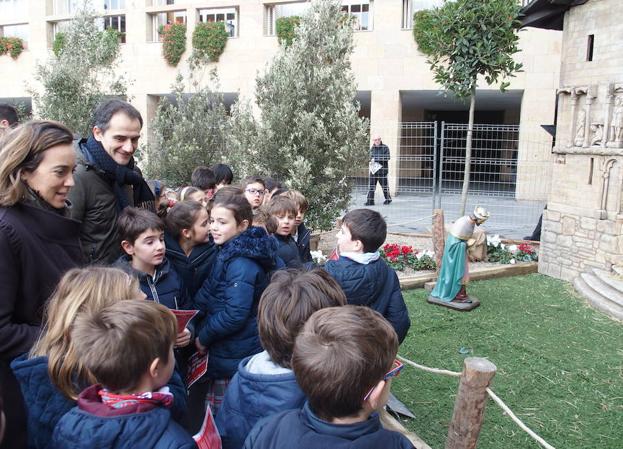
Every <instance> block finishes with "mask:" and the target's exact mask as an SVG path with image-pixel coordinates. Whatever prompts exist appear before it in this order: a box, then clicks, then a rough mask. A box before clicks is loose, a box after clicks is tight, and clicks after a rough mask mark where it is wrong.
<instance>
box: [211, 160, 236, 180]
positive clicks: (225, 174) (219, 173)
mask: <svg viewBox="0 0 623 449" xmlns="http://www.w3.org/2000/svg"><path fill="white" fill-rule="evenodd" d="M212 172H213V173H214V181H215V182H216V184H231V183H232V182H233V181H234V174H233V172H232V171H231V168H230V167H229V165H225V164H216V165H214V166H213V167H212Z"/></svg>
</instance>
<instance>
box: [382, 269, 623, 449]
mask: <svg viewBox="0 0 623 449" xmlns="http://www.w3.org/2000/svg"><path fill="white" fill-rule="evenodd" d="M469 293H470V294H473V295H475V296H476V297H478V298H479V299H480V302H481V305H480V307H479V308H478V309H475V310H473V311H471V312H467V313H463V312H456V311H452V310H448V309H445V308H442V307H439V306H435V305H431V304H428V303H426V301H425V299H426V295H427V293H426V292H425V291H424V290H422V289H419V290H410V291H405V292H404V297H405V300H406V302H407V305H408V307H409V313H410V316H411V323H412V324H411V329H410V331H409V335H408V336H407V338H406V340H405V341H404V342H403V344H402V345H401V347H400V351H399V353H400V354H401V355H402V356H403V357H406V358H408V359H410V360H413V361H415V362H417V363H421V364H423V365H426V366H430V367H436V368H445V369H449V370H452V371H461V370H462V367H463V359H464V358H465V357H468V356H477V357H486V358H488V359H489V360H491V361H492V362H493V363H494V364H495V365H496V366H497V374H496V376H495V377H494V379H493V383H492V386H491V388H492V389H493V391H494V392H495V393H496V394H497V395H498V396H500V398H501V399H502V400H503V401H504V402H505V403H506V404H507V405H508V406H509V407H510V408H511V410H513V412H514V413H515V414H516V415H517V416H518V417H519V418H520V419H521V420H522V421H524V422H525V423H526V425H528V427H530V428H531V429H532V430H534V431H535V432H536V433H537V434H539V435H540V436H541V437H543V438H544V439H545V440H546V441H547V442H548V443H550V444H551V445H553V446H554V447H556V448H557V449H558V448H565V449H575V448H578V449H579V448H600V449H621V448H622V447H623V325H622V324H621V323H618V322H615V321H613V320H611V319H609V318H608V317H606V316H605V315H603V314H601V313H600V312H597V311H595V310H593V309H591V308H589V307H588V306H587V305H585V303H584V302H583V300H582V299H581V298H579V297H578V296H577V294H575V292H574V291H573V288H572V287H571V285H570V284H568V283H565V282H562V281H558V280H556V279H552V278H549V277H546V276H542V275H538V274H533V275H527V276H518V277H511V278H504V279H496V280H490V281H481V282H473V283H471V284H470V286H469ZM465 353H467V354H465ZM457 387H458V379H457V378H452V377H446V376H440V375H436V374H430V373H426V372H423V371H420V370H417V369H415V368H411V367H409V366H406V367H405V369H404V370H403V372H402V374H401V376H400V377H399V378H397V379H396V380H395V381H394V383H393V386H392V391H393V392H394V394H395V395H396V396H397V397H398V398H399V399H400V400H402V401H403V402H404V403H405V404H406V405H407V406H408V407H409V408H410V409H411V410H412V411H413V412H414V413H415V415H416V419H415V420H408V421H405V422H403V424H404V425H405V426H406V427H407V428H409V429H411V430H413V431H415V432H416V433H417V434H418V435H419V436H420V437H421V438H422V439H423V440H424V441H425V442H426V443H428V444H429V445H430V446H431V447H432V448H433V449H440V448H443V447H444V444H445V439H446V436H447V433H448V424H449V421H450V419H451V417H452V410H453V407H454V399H455V396H456V392H457ZM478 448H479V449H502V448H513V449H519V448H530V449H532V448H535V449H536V448H540V446H539V444H538V443H537V442H536V441H534V440H532V439H531V438H530V437H529V436H528V435H527V434H526V433H524V432H523V431H522V430H521V429H520V428H519V427H518V426H517V425H516V424H515V423H514V422H513V421H511V419H510V418H508V417H507V416H505V415H504V414H503V413H502V410H501V409H500V408H499V407H498V406H497V405H496V404H495V403H494V402H493V401H488V403H487V407H486V411H485V423H484V426H483V428H482V432H481V434H480V439H479V444H478Z"/></svg>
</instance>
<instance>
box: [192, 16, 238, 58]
mask: <svg viewBox="0 0 623 449" xmlns="http://www.w3.org/2000/svg"><path fill="white" fill-rule="evenodd" d="M228 38H229V34H227V31H226V30H225V23H224V22H208V23H199V24H197V26H196V27H195V31H193V49H194V51H195V55H196V56H197V57H198V58H199V59H202V60H206V59H207V60H208V61H212V62H218V60H219V58H220V57H221V55H222V54H223V51H225V46H226V45H227V39H228Z"/></svg>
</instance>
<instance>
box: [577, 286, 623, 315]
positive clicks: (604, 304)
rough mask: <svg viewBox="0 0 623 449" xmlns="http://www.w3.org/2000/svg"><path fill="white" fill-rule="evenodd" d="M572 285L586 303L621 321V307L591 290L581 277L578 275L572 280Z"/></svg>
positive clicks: (622, 309)
mask: <svg viewBox="0 0 623 449" xmlns="http://www.w3.org/2000/svg"><path fill="white" fill-rule="evenodd" d="M573 286H574V287H575V289H576V291H577V292H578V293H580V294H581V295H582V296H583V297H584V298H585V299H586V300H587V301H588V303H589V304H590V305H591V306H593V307H594V308H595V309H598V310H600V311H602V312H603V313H605V314H606V315H608V316H610V317H612V318H615V319H617V320H619V321H623V308H622V307H619V306H618V305H616V304H614V303H612V302H611V301H609V300H608V299H606V298H604V297H603V296H601V295H600V294H599V293H597V292H596V291H595V290H593V289H592V288H591V287H590V286H589V285H588V284H587V283H586V282H585V281H584V279H583V278H582V276H578V277H576V278H575V280H574V281H573Z"/></svg>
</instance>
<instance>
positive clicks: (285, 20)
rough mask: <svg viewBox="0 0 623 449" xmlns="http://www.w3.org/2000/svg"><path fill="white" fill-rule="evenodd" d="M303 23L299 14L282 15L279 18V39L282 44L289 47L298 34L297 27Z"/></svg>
mask: <svg viewBox="0 0 623 449" xmlns="http://www.w3.org/2000/svg"><path fill="white" fill-rule="evenodd" d="M299 23H301V18H300V17H299V16H290V17H280V18H278V19H277V23H276V31H277V40H278V41H279V43H280V44H281V45H285V46H286V47H289V46H290V45H292V41H293V40H294V37H295V36H296V28H297V27H298V26H299Z"/></svg>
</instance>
